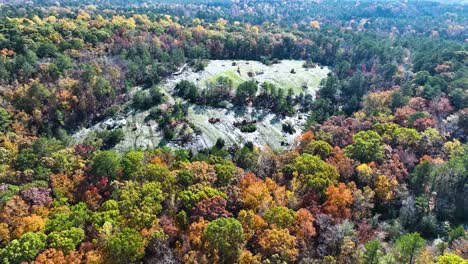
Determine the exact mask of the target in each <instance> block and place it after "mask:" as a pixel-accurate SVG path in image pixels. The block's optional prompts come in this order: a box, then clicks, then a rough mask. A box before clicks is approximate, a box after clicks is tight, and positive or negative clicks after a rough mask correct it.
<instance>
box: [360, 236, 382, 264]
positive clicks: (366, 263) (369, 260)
mask: <svg viewBox="0 0 468 264" xmlns="http://www.w3.org/2000/svg"><path fill="white" fill-rule="evenodd" d="M364 248H365V251H364V259H363V264H379V263H380V262H379V259H380V257H381V256H382V252H381V245H380V242H379V241H378V240H371V241H369V242H367V243H366V244H365V245H364Z"/></svg>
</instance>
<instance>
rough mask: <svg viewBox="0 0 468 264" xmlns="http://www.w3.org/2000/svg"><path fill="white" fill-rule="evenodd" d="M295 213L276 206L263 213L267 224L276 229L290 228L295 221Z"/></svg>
mask: <svg viewBox="0 0 468 264" xmlns="http://www.w3.org/2000/svg"><path fill="white" fill-rule="evenodd" d="M296 218H297V213H296V212H295V211H294V210H292V209H289V208H287V207H284V206H276V207H273V208H272V209H270V210H268V211H267V212H266V213H265V220H267V222H268V224H270V225H275V226H276V227H278V228H290V227H291V226H292V225H293V224H294V222H295V221H296Z"/></svg>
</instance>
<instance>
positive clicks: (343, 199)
mask: <svg viewBox="0 0 468 264" xmlns="http://www.w3.org/2000/svg"><path fill="white" fill-rule="evenodd" d="M325 194H326V196H327V201H326V202H325V204H324V205H323V211H324V212H325V213H327V214H331V215H332V216H333V217H336V218H338V219H347V218H349V217H350V216H351V210H350V209H349V206H350V205H351V204H352V203H353V196H352V193H351V190H349V189H348V188H346V185H345V184H344V183H340V184H339V185H338V186H337V187H335V186H333V185H331V186H329V187H328V188H327V190H326V192H325Z"/></svg>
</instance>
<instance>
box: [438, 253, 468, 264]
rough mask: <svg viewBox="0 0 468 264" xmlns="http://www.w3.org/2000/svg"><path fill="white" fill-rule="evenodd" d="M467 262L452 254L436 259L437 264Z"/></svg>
mask: <svg viewBox="0 0 468 264" xmlns="http://www.w3.org/2000/svg"><path fill="white" fill-rule="evenodd" d="M466 263H468V260H466V259H463V258H461V257H460V256H458V255H456V254H452V253H446V254H444V255H442V256H439V257H438V258H437V264H466Z"/></svg>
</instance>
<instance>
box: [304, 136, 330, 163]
mask: <svg viewBox="0 0 468 264" xmlns="http://www.w3.org/2000/svg"><path fill="white" fill-rule="evenodd" d="M332 150H333V147H332V146H331V145H330V144H328V143H327V142H325V141H323V140H312V141H311V142H309V144H307V146H305V148H304V152H305V153H309V154H312V155H317V156H319V157H320V158H322V159H323V160H325V159H326V158H328V156H330V154H331V152H332Z"/></svg>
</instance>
